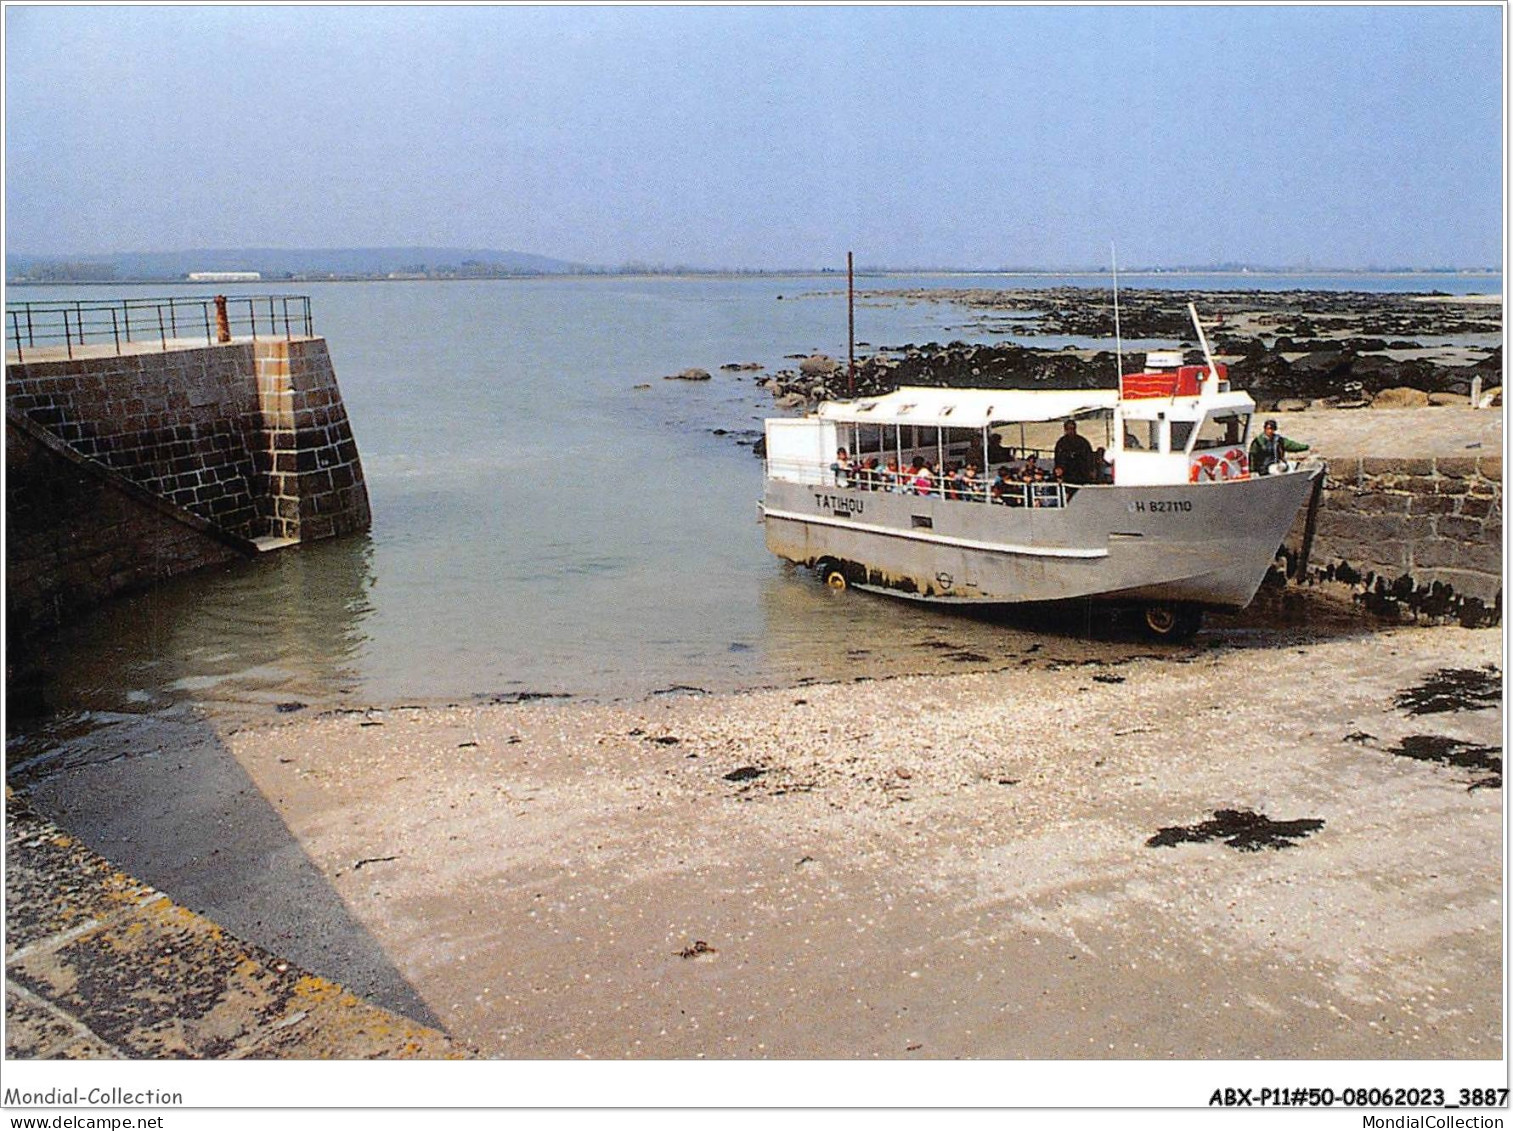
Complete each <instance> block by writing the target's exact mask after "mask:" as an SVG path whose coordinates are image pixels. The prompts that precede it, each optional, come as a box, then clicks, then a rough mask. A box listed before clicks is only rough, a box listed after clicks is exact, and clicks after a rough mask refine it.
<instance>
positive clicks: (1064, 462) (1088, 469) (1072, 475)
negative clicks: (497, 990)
mask: <svg viewBox="0 0 1513 1131" xmlns="http://www.w3.org/2000/svg"><path fill="white" fill-rule="evenodd" d="M1055 467H1056V468H1059V469H1060V470H1061V474H1062V475H1063V476H1064V477H1065V479H1066V481H1067V482H1068V483H1088V482H1090V481H1091V480H1092V478H1093V445H1092V444H1089V443H1088V442H1087V438H1086V437H1085V436H1079V435H1077V422H1076V421H1075V420H1068V421H1067V422H1066V424H1065V425H1063V426H1062V433H1061V439H1059V440H1057V441H1056V464H1055Z"/></svg>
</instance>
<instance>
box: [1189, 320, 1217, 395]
mask: <svg viewBox="0 0 1513 1131" xmlns="http://www.w3.org/2000/svg"><path fill="white" fill-rule="evenodd" d="M1187 313H1189V314H1191V315H1192V318H1193V325H1194V326H1195V327H1196V328H1197V330H1198V344H1199V345H1200V346H1202V347H1203V357H1204V359H1205V360H1206V361H1207V362H1208V381H1211V382H1213V387H1212V388H1210V389H1209V390H1208V391H1209V392H1215V391H1217V389H1218V387H1219V367H1218V366H1217V365H1215V364H1214V355H1213V353H1212V351H1210V350H1209V348H1208V335H1207V334H1205V333H1204V332H1203V323H1201V322H1199V321H1198V308H1197V307H1196V306H1194V305H1193V304H1192V303H1188V304H1187ZM1204 383H1205V384H1207V383H1208V382H1204Z"/></svg>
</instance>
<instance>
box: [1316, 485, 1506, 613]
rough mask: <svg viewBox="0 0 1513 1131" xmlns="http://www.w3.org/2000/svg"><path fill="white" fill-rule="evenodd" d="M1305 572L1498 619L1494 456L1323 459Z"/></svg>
mask: <svg viewBox="0 0 1513 1131" xmlns="http://www.w3.org/2000/svg"><path fill="white" fill-rule="evenodd" d="M1304 522H1305V515H1301V514H1300V515H1299V517H1298V521H1297V523H1296V524H1295V525H1294V527H1293V530H1292V533H1291V534H1290V535H1289V536H1288V542H1287V545H1288V546H1289V547H1290V548H1293V549H1296V548H1298V547H1300V545H1301V542H1302V535H1303V527H1304ZM1309 572H1310V574H1311V575H1312V576H1314V577H1315V578H1318V577H1327V578H1329V579H1332V580H1343V581H1347V582H1350V583H1352V584H1361V585H1363V586H1364V588H1365V590H1366V593H1367V595H1368V596H1372V595H1374V596H1375V597H1376V598H1378V599H1384V600H1385V601H1387V602H1388V603H1389V604H1390V605H1394V606H1396V605H1401V606H1406V607H1408V608H1410V609H1418V608H1422V609H1423V610H1424V611H1427V612H1430V613H1431V614H1435V615H1443V616H1456V617H1460V618H1461V619H1465V620H1469V621H1477V620H1480V622H1481V623H1488V622H1492V621H1495V620H1497V619H1500V615H1501V604H1502V577H1503V555H1502V456H1501V455H1480V456H1478V455H1468V456H1459V457H1453V458H1446V457H1438V458H1418V459H1415V458H1407V459H1383V458H1373V457H1370V456H1362V457H1352V458H1348V459H1338V458H1337V459H1331V460H1330V461H1329V473H1328V477H1327V478H1326V480H1325V489H1324V496H1323V500H1322V502H1321V504H1320V507H1319V512H1318V517H1317V525H1316V531H1315V535H1314V542H1313V548H1312V553H1311V555H1310V570H1309ZM1468 606H1469V608H1468Z"/></svg>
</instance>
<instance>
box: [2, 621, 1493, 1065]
mask: <svg viewBox="0 0 1513 1131" xmlns="http://www.w3.org/2000/svg"><path fill="white" fill-rule="evenodd" d="M1309 599H1310V600H1317V599H1318V598H1315V597H1310V598H1309ZM1058 650H1059V649H1058V644H1057V642H1056V640H1055V639H1054V638H1049V639H1048V640H1047V643H1046V646H1045V648H1044V649H1043V650H1040V651H1037V652H1036V653H1035V654H1034V655H1029V656H1026V657H1024V658H1023V660H1021V661H1020V662H1019V663H1016V664H1013V665H1011V666H1008V667H1006V668H1004V669H1002V670H997V671H988V672H982V671H978V672H971V673H962V674H947V675H930V676H900V677H891V678H883V679H873V680H866V681H864V682H855V683H833V684H825V685H809V686H802V687H797V688H779V689H769V690H762V691H755V692H747V693H742V694H732V695H710V696H687V697H661V698H657V699H654V700H648V701H644V702H636V703H622V704H601V705H591V704H583V703H554V702H543V703H527V704H520V705H509V706H491V707H465V708H464V707H456V708H436V709H403V708H399V709H390V710H386V711H377V710H374V711H363V712H351V713H341V714H327V715H325V716H322V717H314V718H308V719H300V720H298V721H292V722H288V723H284V724H281V725H268V726H262V727H256V728H251V729H244V730H240V731H237V732H233V733H229V734H223V735H218V734H216V733H214V731H213V729H212V728H209V727H185V728H184V729H183V730H182V732H180V733H177V734H168V733H166V732H165V730H164V728H163V727H162V726H161V725H159V726H156V727H152V726H144V727H143V728H141V729H140V730H139V731H137V732H123V731H116V732H113V736H112V739H111V749H109V750H100V749H95V750H94V751H92V752H90V751H89V750H88V749H87V747H88V744H87V743H85V744H82V745H79V746H77V747H76V748H75V750H74V752H73V753H72V754H71V755H70V757H69V761H70V763H71V764H70V765H69V767H68V768H67V769H62V770H60V771H59V772H55V773H52V774H51V775H49V776H47V777H46V778H44V779H42V780H40V781H38V782H36V783H35V784H34V785H33V786H32V787H31V790H30V794H31V796H32V798H33V800H34V802H35V803H36V804H37V805H38V806H39V808H41V809H43V810H44V811H45V812H47V813H49V814H50V815H52V816H54V817H55V818H56V819H57V820H59V821H60V823H62V824H64V825H65V826H66V827H68V828H70V829H72V830H74V831H76V832H77V833H78V834H79V835H80V836H82V837H84V838H85V839H86V840H87V841H88V842H89V843H91V844H92V846H94V847H96V848H97V849H98V850H100V851H102V852H104V853H106V854H107V855H108V856H110V857H111V858H112V859H113V860H116V861H117V862H119V863H122V864H123V865H124V866H126V867H128V868H129V869H130V870H132V871H133V872H134V873H135V874H137V875H141V876H144V877H145V878H148V879H150V880H151V881H152V882H154V883H156V884H158V885H159V886H161V887H163V888H164V889H165V890H168V891H170V892H171V893H173V894H174V895H175V896H176V897H177V898H178V899H180V900H181V901H183V902H185V903H186V904H188V905H190V906H192V907H195V908H196V909H198V910H204V911H207V913H209V914H211V915H212V917H214V918H216V919H217V920H218V921H221V922H226V923H227V924H228V926H230V927H231V928H232V929H234V930H238V931H240V932H241V933H243V934H246V935H250V936H251V937H254V938H256V939H257V940H258V941H260V942H262V943H264V944H265V945H269V946H272V947H274V948H275V949H277V950H279V951H280V952H281V953H286V954H289V955H290V957H292V958H293V959H294V960H296V961H299V962H301V963H303V964H304V965H306V966H307V967H309V968H312V969H314V970H316V971H317V972H319V973H321V974H324V975H327V976H329V977H333V978H336V979H338V980H340V981H342V982H343V983H345V984H347V985H349V986H351V987H353V988H354V989H356V990H357V991H358V992H360V993H364V994H365V995H366V996H368V997H369V998H370V999H372V1000H376V1001H380V1002H382V1003H384V1004H387V1005H390V1006H391V1007H394V1008H399V1009H401V1010H402V1011H403V1012H405V1013H407V1014H409V1015H410V1016H412V1017H414V1018H415V1019H416V1020H419V1021H422V1022H425V1023H428V1024H436V1025H439V1026H440V1027H441V1028H443V1029H444V1030H445V1031H446V1032H448V1033H449V1034H450V1035H452V1036H453V1037H454V1038H457V1039H459V1040H461V1041H464V1042H466V1043H468V1044H470V1045H472V1046H475V1047H476V1048H477V1049H478V1050H479V1051H480V1052H481V1053H482V1054H483V1055H485V1056H493V1057H527V1058H573V1057H604V1058H704V1057H709V1058H768V1057H773V1058H794V1057H802V1058H853V1059H865V1058H885V1059H900V1058H951V1057H968V1058H1118V1059H1145V1058H1192V1059H1221V1058H1305V1059H1306V1058H1330V1059H1389V1058H1390V1059H1397V1058H1408V1059H1434V1058H1465V1059H1483V1058H1486V1059H1496V1058H1499V1057H1500V1056H1501V1055H1502V1040H1503V1036H1502V1023H1501V1017H1500V1000H1501V955H1502V937H1501V922H1502V908H1501V890H1502V877H1501V873H1500V867H1499V851H1498V846H1499V844H1500V837H1501V803H1502V794H1501V789H1500V783H1498V782H1497V781H1496V779H1497V777H1498V776H1499V775H1500V761H1498V762H1496V763H1489V762H1488V761H1487V758H1488V757H1496V758H1498V759H1500V756H1501V749H1500V746H1501V732H1502V718H1501V711H1500V709H1499V706H1498V703H1499V701H1500V687H1501V673H1500V671H1499V670H1498V665H1499V664H1500V635H1499V633H1498V631H1496V630H1464V629H1459V628H1445V627H1441V628H1433V629H1419V628H1407V627H1404V628H1394V629H1374V630H1373V629H1370V628H1367V627H1363V628H1362V629H1361V630H1360V631H1358V632H1350V633H1344V634H1336V635H1334V636H1333V637H1332V638H1329V639H1325V640H1321V641H1315V642H1312V643H1308V642H1306V641H1301V640H1299V639H1297V638H1293V637H1289V636H1288V635H1286V634H1281V635H1276V634H1272V635H1267V634H1257V635H1256V636H1255V637H1254V638H1253V639H1247V638H1246V636H1245V634H1243V633H1242V634H1229V635H1226V636H1225V637H1223V638H1222V639H1213V638H1211V637H1199V638H1198V641H1197V642H1196V643H1195V644H1194V645H1191V646H1186V647H1173V646H1166V647H1160V648H1154V647H1153V648H1152V649H1151V650H1150V652H1149V653H1148V654H1146V655H1143V656H1137V657H1134V658H1130V659H1128V660H1124V661H1118V662H1112V663H1105V662H1094V663H1086V662H1072V661H1070V660H1062V659H1058V656H1057V653H1058ZM1445 670H1454V671H1458V672H1461V673H1465V674H1464V678H1465V679H1466V680H1467V681H1469V684H1468V686H1469V691H1470V694H1469V695H1468V696H1465V697H1462V698H1460V699H1455V698H1454V697H1452V699H1451V700H1447V701H1446V702H1452V703H1454V704H1455V709H1450V710H1443V711H1432V712H1428V713H1419V714H1413V713H1411V710H1412V705H1411V703H1410V702H1408V701H1406V700H1405V701H1403V702H1401V703H1400V702H1399V697H1400V696H1401V695H1403V694H1404V693H1405V692H1412V691H1413V689H1415V688H1421V687H1422V686H1423V685H1425V683H1426V681H1432V680H1433V679H1434V678H1435V676H1436V673H1440V672H1443V671H1445ZM1478 689H1480V691H1481V692H1482V693H1484V694H1481V695H1480V696H1479V695H1478ZM1489 689H1490V690H1489ZM1487 695H1490V696H1491V698H1487V697H1486V696H1487ZM1440 705H1443V704H1440ZM1426 736H1427V737H1426ZM1404 749H1407V750H1410V751H1418V752H1424V751H1426V750H1427V751H1428V752H1430V753H1439V754H1449V755H1452V756H1455V755H1459V756H1460V760H1461V761H1463V762H1467V763H1468V764H1467V765H1463V766H1456V765H1451V764H1447V763H1444V762H1435V761H1423V760H1416V759H1414V758H1410V757H1405V756H1401V753H1400V752H1401V751H1402V750H1404ZM1394 751H1398V752H1399V753H1394ZM1478 751H1479V752H1480V753H1479V754H1478ZM1478 758H1479V759H1480V763H1481V764H1480V766H1478V765H1477V762H1478ZM1489 765H1491V766H1493V768H1494V769H1493V770H1489V769H1488V768H1487V767H1488V766H1489ZM1494 770H1495V771H1496V772H1494ZM190 783H192V786H193V787H192V789H189V790H187V791H186V789H185V787H186V786H188V785H189V784H190ZM1224 810H1234V811H1238V812H1247V813H1255V814H1259V815H1263V816H1264V817H1265V818H1268V819H1270V820H1271V821H1275V822H1280V823H1282V825H1281V826H1280V827H1278V828H1277V829H1276V830H1275V831H1276V832H1278V833H1280V834H1290V839H1289V837H1287V836H1284V837H1283V838H1282V840H1281V841H1279V842H1277V843H1281V844H1285V845H1288V846H1287V847H1257V848H1256V850H1254V851H1246V850H1243V848H1241V847H1234V846H1231V845H1230V844H1227V843H1225V840H1224V839H1223V838H1222V837H1221V838H1219V839H1210V840H1201V839H1191V840H1189V839H1184V838H1185V836H1186V835H1187V834H1183V833H1181V832H1167V833H1166V834H1164V836H1163V835H1162V832H1161V831H1162V830H1173V829H1183V828H1185V829H1195V831H1194V832H1192V833H1191V835H1192V836H1193V837H1199V838H1201V836H1202V835H1203V832H1204V830H1203V828H1201V827H1200V826H1202V825H1203V823H1204V822H1211V821H1213V820H1215V818H1216V814H1217V813H1218V812H1220V811H1224ZM1291 822H1301V824H1296V825H1293V824H1288V823H1291ZM1231 823H1234V819H1233V818H1231ZM1241 823H1242V824H1243V820H1242V821H1241ZM1231 831H1234V830H1231ZM1240 831H1241V832H1243V831H1244V830H1243V829H1241V830H1240ZM1152 838H1158V843H1157V844H1155V845H1153V844H1152V843H1151V840H1152ZM1160 840H1166V841H1175V843H1170V844H1163V843H1159V841H1160Z"/></svg>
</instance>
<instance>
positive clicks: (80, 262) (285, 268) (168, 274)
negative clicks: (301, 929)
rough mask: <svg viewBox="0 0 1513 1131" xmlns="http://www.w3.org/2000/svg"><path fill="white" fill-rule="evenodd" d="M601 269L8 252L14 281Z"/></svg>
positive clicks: (511, 260) (378, 251)
mask: <svg viewBox="0 0 1513 1131" xmlns="http://www.w3.org/2000/svg"><path fill="white" fill-rule="evenodd" d="M593 270H595V268H593V267H589V266H587V265H585V264H582V263H570V262H568V261H567V260H565V259H551V258H548V257H547V256H544V255H531V254H528V253H526V252H523V251H495V250H492V249H488V248H476V249H475V248H456V247H358V248H310V249H293V248H267V247H249V248H204V249H197V250H190V251H144V252H117V253H112V254H109V255H92V256H61V255H26V254H24V253H12V252H7V253H6V256H5V273H6V277H7V278H10V279H35V280H39V281H48V282H66V281H68V280H78V281H81V282H83V281H92V280H108V279H117V280H127V279H150V280H154V281H167V280H173V279H182V278H184V277H185V276H186V275H188V274H190V273H191V272H195V271H257V272H259V273H261V274H262V276H263V278H264V279H270V280H277V279H289V278H325V277H329V276H333V275H335V276H362V277H368V278H372V277H374V276H379V277H382V276H387V275H418V276H429V277H433V278H456V277H459V276H462V277H469V276H473V277H479V278H486V277H489V276H495V275H565V274H579V273H582V272H586V271H593Z"/></svg>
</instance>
